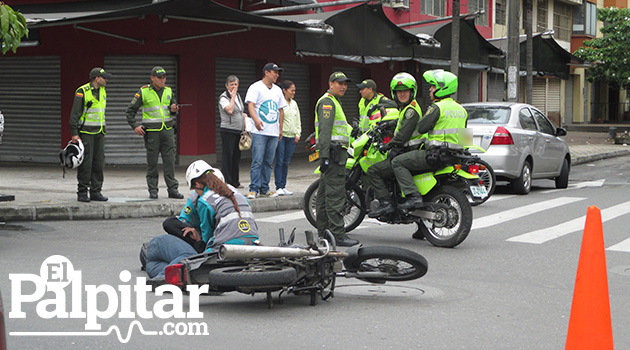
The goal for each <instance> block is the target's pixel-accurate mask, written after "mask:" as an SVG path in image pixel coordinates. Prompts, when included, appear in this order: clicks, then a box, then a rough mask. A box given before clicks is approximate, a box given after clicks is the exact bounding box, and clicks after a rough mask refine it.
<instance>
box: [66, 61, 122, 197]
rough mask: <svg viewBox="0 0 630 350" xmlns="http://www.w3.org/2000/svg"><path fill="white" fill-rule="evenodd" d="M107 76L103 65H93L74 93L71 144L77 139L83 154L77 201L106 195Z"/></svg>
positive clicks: (109, 75) (108, 76) (71, 115)
mask: <svg viewBox="0 0 630 350" xmlns="http://www.w3.org/2000/svg"><path fill="white" fill-rule="evenodd" d="M111 76H112V75H111V74H109V73H106V72H105V70H104V69H103V68H99V67H96V68H93V69H92V70H91V71H90V82H89V83H87V84H85V85H82V86H80V87H79V88H78V89H77V90H76V92H75V94H74V103H73V104H72V112H71V113H70V133H71V134H72V142H73V143H78V142H79V140H81V142H83V146H84V147H85V156H84V158H83V162H82V163H81V165H79V168H78V171H77V181H78V183H79V184H78V186H77V200H78V201H79V202H89V201H90V200H93V201H101V202H105V201H107V197H105V196H103V195H102V194H101V188H102V187H103V166H104V164H105V132H106V127H105V104H106V102H107V94H106V93H105V85H107V79H109V78H111ZM88 191H89V192H90V196H89V197H88Z"/></svg>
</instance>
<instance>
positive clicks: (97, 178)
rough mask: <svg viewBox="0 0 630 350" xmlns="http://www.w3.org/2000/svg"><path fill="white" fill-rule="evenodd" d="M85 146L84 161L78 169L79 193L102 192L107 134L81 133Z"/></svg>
mask: <svg viewBox="0 0 630 350" xmlns="http://www.w3.org/2000/svg"><path fill="white" fill-rule="evenodd" d="M79 136H80V137H81V141H82V142H83V147H85V154H84V156H83V162H82V163H81V165H79V168H78V169H77V181H78V183H79V185H78V186H77V193H78V194H84V193H85V194H87V192H88V190H89V191H90V194H98V193H101V188H102V187H103V166H104V165H105V134H103V133H98V134H86V133H81V134H80V135H79Z"/></svg>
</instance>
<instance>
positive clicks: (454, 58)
mask: <svg viewBox="0 0 630 350" xmlns="http://www.w3.org/2000/svg"><path fill="white" fill-rule="evenodd" d="M459 22H460V18H459V0H453V22H452V24H451V73H453V74H455V75H457V76H459V27H460V23H459Z"/></svg>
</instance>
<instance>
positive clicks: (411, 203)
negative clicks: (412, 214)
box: [398, 192, 422, 209]
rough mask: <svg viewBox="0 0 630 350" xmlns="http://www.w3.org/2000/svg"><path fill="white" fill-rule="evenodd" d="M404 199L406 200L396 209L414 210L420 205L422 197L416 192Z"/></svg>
mask: <svg viewBox="0 0 630 350" xmlns="http://www.w3.org/2000/svg"><path fill="white" fill-rule="evenodd" d="M406 198H407V199H406V200H405V201H404V202H403V203H400V204H399V205H398V208H400V209H415V208H417V207H419V206H421V205H422V196H421V195H420V193H418V192H415V193H411V194H409V195H408V196H407V197H406Z"/></svg>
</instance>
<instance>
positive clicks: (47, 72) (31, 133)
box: [0, 56, 70, 163]
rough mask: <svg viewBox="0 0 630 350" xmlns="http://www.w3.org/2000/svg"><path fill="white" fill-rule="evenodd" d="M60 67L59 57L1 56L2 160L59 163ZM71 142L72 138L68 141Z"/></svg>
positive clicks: (0, 154)
mask: <svg viewBox="0 0 630 350" xmlns="http://www.w3.org/2000/svg"><path fill="white" fill-rule="evenodd" d="M60 72H61V67H60V59H59V57H57V56H42V57H4V58H0V111H2V114H4V136H3V138H2V145H0V161H20V162H40V163H59V151H60V150H61V142H60V141H61V118H67V119H69V118H70V116H69V115H68V116H61V83H60V82H61V73H60ZM66 141H69V140H66Z"/></svg>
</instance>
